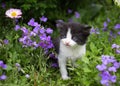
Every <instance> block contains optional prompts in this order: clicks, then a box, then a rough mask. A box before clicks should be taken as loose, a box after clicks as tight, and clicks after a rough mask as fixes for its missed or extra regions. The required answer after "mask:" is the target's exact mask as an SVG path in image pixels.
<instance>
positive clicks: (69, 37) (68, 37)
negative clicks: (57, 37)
mask: <svg viewBox="0 0 120 86" xmlns="http://www.w3.org/2000/svg"><path fill="white" fill-rule="evenodd" d="M61 42H62V43H63V44H64V45H66V46H71V47H72V46H74V45H76V44H77V43H76V42H75V41H73V40H72V35H71V29H70V28H69V29H68V32H67V35H66V38H64V39H62V41H61Z"/></svg>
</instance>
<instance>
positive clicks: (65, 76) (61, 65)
mask: <svg viewBox="0 0 120 86" xmlns="http://www.w3.org/2000/svg"><path fill="white" fill-rule="evenodd" d="M66 60H67V58H66V57H64V56H61V55H58V62H59V68H60V73H61V76H62V79H63V80H67V79H70V77H68V73H67V69H66Z"/></svg>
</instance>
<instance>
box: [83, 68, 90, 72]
mask: <svg viewBox="0 0 120 86" xmlns="http://www.w3.org/2000/svg"><path fill="white" fill-rule="evenodd" d="M83 70H84V72H87V73H88V72H91V70H90V69H89V68H88V67H84V68H83Z"/></svg>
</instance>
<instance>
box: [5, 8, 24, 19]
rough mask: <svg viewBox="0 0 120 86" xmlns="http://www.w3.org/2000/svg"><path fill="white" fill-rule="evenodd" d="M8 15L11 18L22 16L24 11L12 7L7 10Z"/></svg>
mask: <svg viewBox="0 0 120 86" xmlns="http://www.w3.org/2000/svg"><path fill="white" fill-rule="evenodd" d="M5 14H6V16H7V17H10V18H21V15H22V12H21V10H20V9H14V8H10V9H9V10H7V11H6V12H5Z"/></svg>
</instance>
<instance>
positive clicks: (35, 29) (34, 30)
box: [33, 25, 40, 33]
mask: <svg viewBox="0 0 120 86" xmlns="http://www.w3.org/2000/svg"><path fill="white" fill-rule="evenodd" d="M39 29H40V26H39V25H38V26H36V27H35V28H34V29H33V32H35V33H38V31H39Z"/></svg>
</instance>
